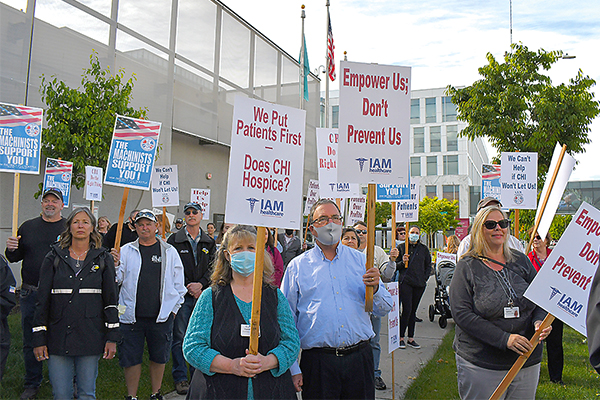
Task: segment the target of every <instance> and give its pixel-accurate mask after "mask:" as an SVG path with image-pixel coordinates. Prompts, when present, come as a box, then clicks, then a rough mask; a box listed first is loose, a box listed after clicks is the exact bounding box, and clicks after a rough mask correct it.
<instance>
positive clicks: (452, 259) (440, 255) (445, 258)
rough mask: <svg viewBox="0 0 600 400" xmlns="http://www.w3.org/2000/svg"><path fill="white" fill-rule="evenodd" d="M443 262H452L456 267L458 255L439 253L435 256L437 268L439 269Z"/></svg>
mask: <svg viewBox="0 0 600 400" xmlns="http://www.w3.org/2000/svg"><path fill="white" fill-rule="evenodd" d="M442 261H450V262H453V263H454V264H455V265H456V254H450V253H443V252H441V251H438V252H437V253H436V256H435V267H436V268H437V267H438V266H439V265H440V263H441V262H442Z"/></svg>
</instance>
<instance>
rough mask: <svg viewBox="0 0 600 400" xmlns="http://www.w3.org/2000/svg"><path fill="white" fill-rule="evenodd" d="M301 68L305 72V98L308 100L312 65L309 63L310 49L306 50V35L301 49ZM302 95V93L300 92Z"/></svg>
mask: <svg viewBox="0 0 600 400" xmlns="http://www.w3.org/2000/svg"><path fill="white" fill-rule="evenodd" d="M300 68H302V71H303V74H302V78H303V79H304V81H303V85H302V86H303V88H304V100H306V101H308V75H309V74H310V66H309V65H308V51H307V50H306V36H304V35H303V36H302V48H301V49H300ZM300 95H301V96H302V94H300Z"/></svg>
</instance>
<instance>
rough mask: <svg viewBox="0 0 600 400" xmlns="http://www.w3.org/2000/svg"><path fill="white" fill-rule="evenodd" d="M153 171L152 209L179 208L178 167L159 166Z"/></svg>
mask: <svg viewBox="0 0 600 400" xmlns="http://www.w3.org/2000/svg"><path fill="white" fill-rule="evenodd" d="M152 171H153V172H152V207H168V206H178V205H179V178H178V176H177V165H159V166H155V167H154V168H152Z"/></svg>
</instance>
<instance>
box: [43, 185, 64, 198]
mask: <svg viewBox="0 0 600 400" xmlns="http://www.w3.org/2000/svg"><path fill="white" fill-rule="evenodd" d="M49 194H53V195H54V196H56V198H57V199H59V200H60V201H64V200H63V194H62V192H61V191H60V190H59V189H58V188H55V187H51V188H48V189H46V190H44V195H43V196H42V199H43V198H44V197H46V196H47V195H49Z"/></svg>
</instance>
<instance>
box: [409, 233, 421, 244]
mask: <svg viewBox="0 0 600 400" xmlns="http://www.w3.org/2000/svg"><path fill="white" fill-rule="evenodd" d="M408 240H410V241H411V242H413V243H414V242H416V241H417V240H419V234H418V233H410V234H409V235H408Z"/></svg>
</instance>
